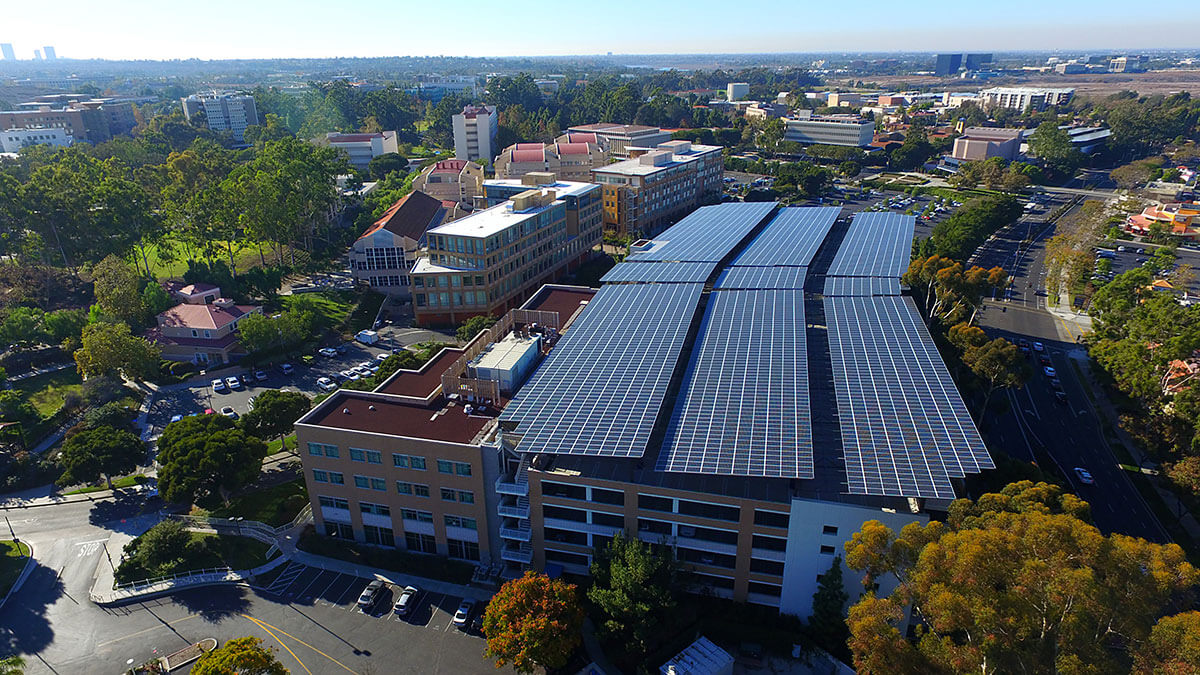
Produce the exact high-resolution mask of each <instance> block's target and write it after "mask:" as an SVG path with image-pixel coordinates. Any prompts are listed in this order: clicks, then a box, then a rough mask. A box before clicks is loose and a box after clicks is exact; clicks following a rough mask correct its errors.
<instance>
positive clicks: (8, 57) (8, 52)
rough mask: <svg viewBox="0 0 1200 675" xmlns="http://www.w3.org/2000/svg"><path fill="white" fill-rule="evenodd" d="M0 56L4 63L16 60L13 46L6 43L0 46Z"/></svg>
mask: <svg viewBox="0 0 1200 675" xmlns="http://www.w3.org/2000/svg"><path fill="white" fill-rule="evenodd" d="M0 54H3V55H4V60H5V61H16V60H17V53H16V52H14V51H13V46H12V45H11V44H9V43H7V42H5V43H4V44H0Z"/></svg>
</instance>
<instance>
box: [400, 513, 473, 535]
mask: <svg viewBox="0 0 1200 675" xmlns="http://www.w3.org/2000/svg"><path fill="white" fill-rule="evenodd" d="M400 518H402V519H403V520H411V521H413V522H415V523H432V522H433V514H432V513H430V512H429V511H419V510H417V509H400ZM442 521H443V523H444V524H445V525H446V527H461V528H464V529H467V530H478V529H479V522H478V521H476V520H475V519H474V518H467V517H466V516H452V515H449V514H447V515H445V516H442Z"/></svg>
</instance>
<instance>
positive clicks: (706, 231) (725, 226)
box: [627, 202, 779, 263]
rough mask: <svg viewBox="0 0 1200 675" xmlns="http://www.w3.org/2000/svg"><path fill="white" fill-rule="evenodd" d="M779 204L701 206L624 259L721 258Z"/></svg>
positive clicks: (692, 259) (685, 260)
mask: <svg viewBox="0 0 1200 675" xmlns="http://www.w3.org/2000/svg"><path fill="white" fill-rule="evenodd" d="M778 205H779V204H778V202H731V203H729V204H715V205H713V206H702V207H700V208H698V209H696V210H695V211H693V212H692V213H691V214H690V215H688V216H687V217H686V218H684V219H683V220H681V221H679V222H678V223H676V224H675V225H673V226H672V227H670V228H668V229H667V230H666V231H665V232H663V233H662V234H660V235H658V236H657V237H655V238H654V241H656V242H660V244H659V245H657V246H655V247H654V248H652V249H651V250H649V251H639V252H637V253H634V254H632V255H630V256H629V257H628V258H627V260H629V261H631V262H647V261H653V260H666V261H679V262H713V263H716V262H721V260H722V259H724V258H725V256H727V255H729V252H730V251H732V250H733V247H734V246H737V244H738V242H740V241H741V240H742V239H744V238H745V237H746V235H748V234H750V232H752V231H753V230H754V228H755V227H757V226H758V224H759V223H760V222H762V220H763V218H766V217H767V216H768V215H770V213H771V211H772V210H774V209H775V207H776V206H778Z"/></svg>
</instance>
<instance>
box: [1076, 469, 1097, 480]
mask: <svg viewBox="0 0 1200 675" xmlns="http://www.w3.org/2000/svg"><path fill="white" fill-rule="evenodd" d="M1075 475H1076V476H1078V477H1079V482H1080V483H1083V484H1084V485H1092V484H1093V483H1095V482H1096V481H1095V480H1094V479H1093V478H1092V474H1091V473H1090V472H1088V470H1087V469H1085V468H1083V467H1082V466H1077V467H1075Z"/></svg>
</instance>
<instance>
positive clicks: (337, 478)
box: [329, 471, 346, 485]
mask: <svg viewBox="0 0 1200 675" xmlns="http://www.w3.org/2000/svg"><path fill="white" fill-rule="evenodd" d="M329 482H330V483H333V484H334V485H345V484H346V477H345V476H344V475H343V474H342V472H341V471H330V472H329Z"/></svg>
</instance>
